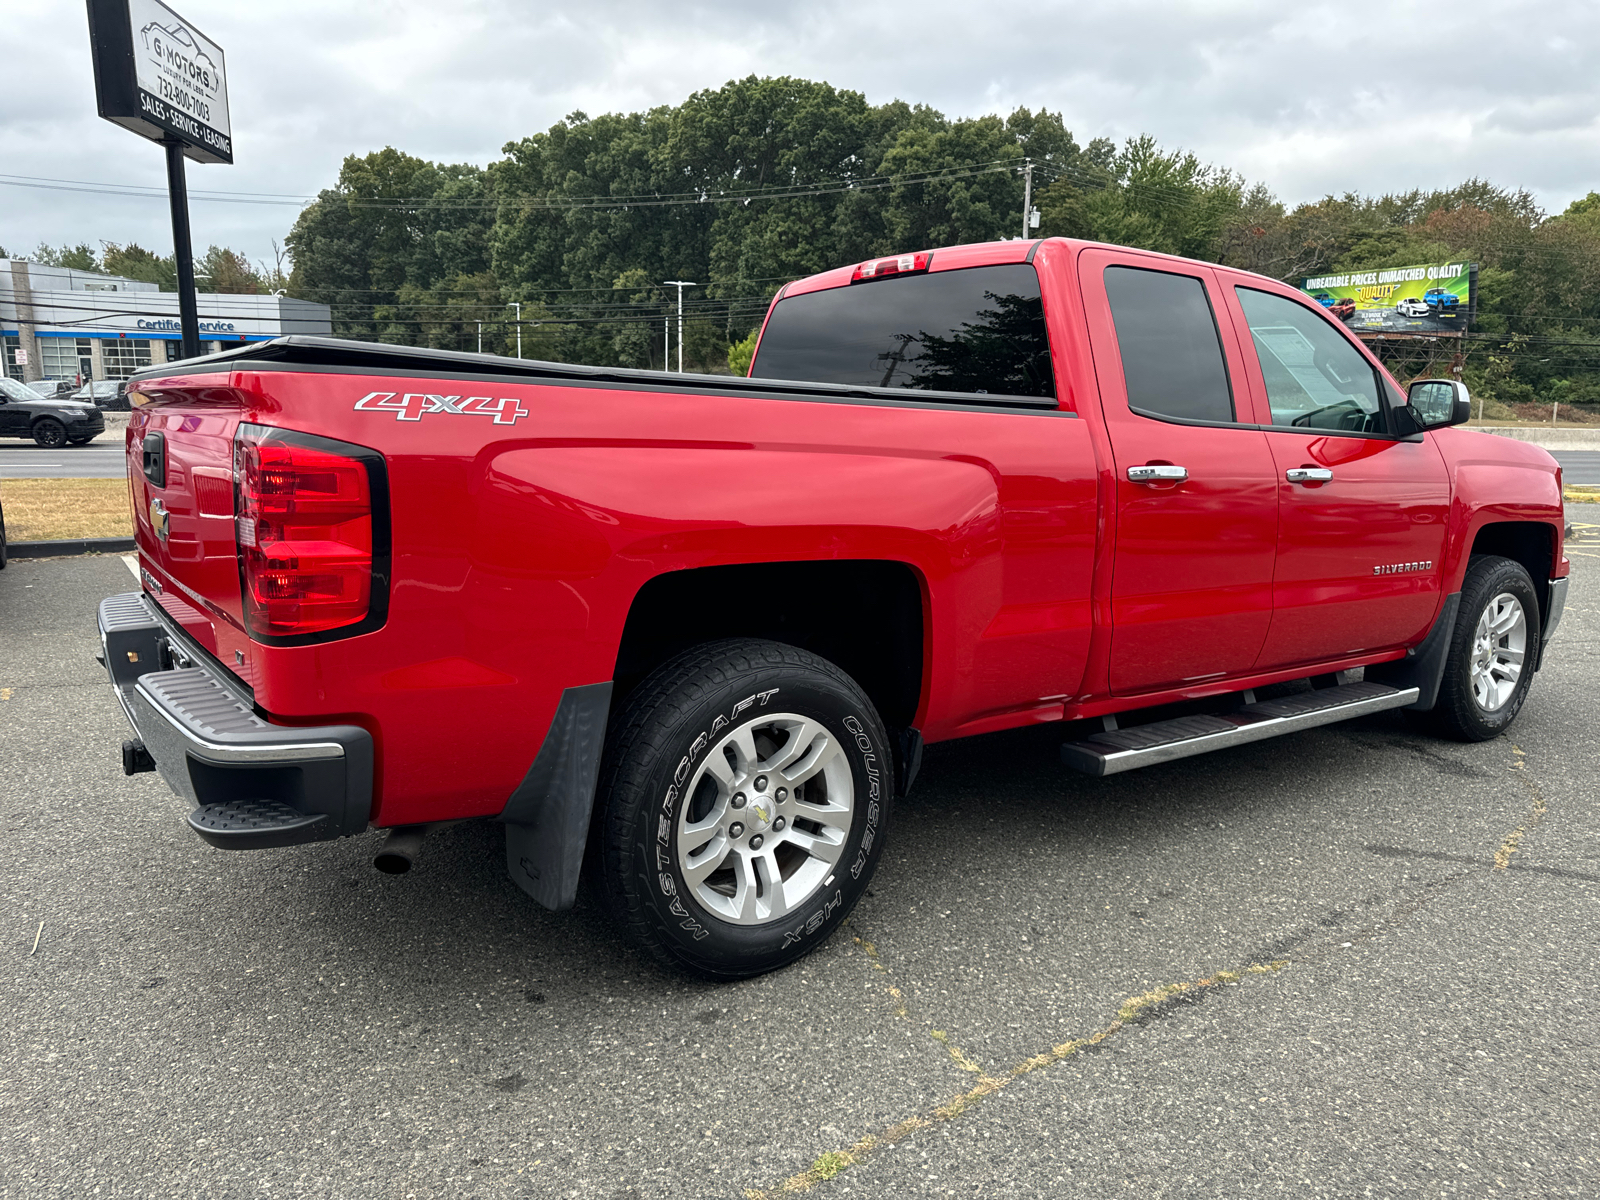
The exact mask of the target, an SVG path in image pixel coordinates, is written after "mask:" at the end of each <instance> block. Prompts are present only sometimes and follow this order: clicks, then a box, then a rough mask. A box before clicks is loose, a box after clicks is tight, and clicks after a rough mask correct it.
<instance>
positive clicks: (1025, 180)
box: [1022, 158, 1033, 239]
mask: <svg viewBox="0 0 1600 1200" xmlns="http://www.w3.org/2000/svg"><path fill="white" fill-rule="evenodd" d="M1032 218H1033V160H1032V159H1031V158H1025V159H1023V160H1022V236H1023V238H1024V239H1026V238H1027V236H1028V235H1029V234H1030V233H1032V232H1033V231H1032V229H1031V228H1030V226H1031V224H1032Z"/></svg>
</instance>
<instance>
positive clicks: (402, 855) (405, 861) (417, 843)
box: [372, 825, 428, 875]
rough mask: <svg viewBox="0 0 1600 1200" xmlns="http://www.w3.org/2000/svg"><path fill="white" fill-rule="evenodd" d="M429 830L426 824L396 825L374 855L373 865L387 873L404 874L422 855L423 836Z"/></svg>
mask: <svg viewBox="0 0 1600 1200" xmlns="http://www.w3.org/2000/svg"><path fill="white" fill-rule="evenodd" d="M427 832H428V826H426V825H396V826H395V827H394V828H393V829H391V830H390V831H389V836H388V837H387V838H386V839H385V840H384V843H383V847H382V849H380V850H379V851H378V853H377V854H376V855H375V856H374V857H373V859H372V865H373V866H375V867H377V868H378V870H380V871H382V872H383V873H384V874H385V875H404V874H405V873H406V872H407V871H409V870H411V868H412V866H413V865H415V863H416V861H417V858H418V856H419V855H421V853H422V838H423V835H424V834H426V833H427Z"/></svg>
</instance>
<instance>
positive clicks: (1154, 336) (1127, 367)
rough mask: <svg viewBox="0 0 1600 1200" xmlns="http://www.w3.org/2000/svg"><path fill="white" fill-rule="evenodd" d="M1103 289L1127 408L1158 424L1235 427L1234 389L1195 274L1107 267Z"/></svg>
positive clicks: (1212, 315)
mask: <svg viewBox="0 0 1600 1200" xmlns="http://www.w3.org/2000/svg"><path fill="white" fill-rule="evenodd" d="M1105 286H1106V299H1107V300H1108V301H1109V302H1110V305H1111V322H1112V325H1113V327H1114V328H1115V329H1116V333H1117V348H1118V349H1119V350H1120V351H1121V355H1122V375H1123V379H1124V380H1125V382H1126V384H1127V390H1128V407H1129V408H1130V409H1131V410H1133V411H1134V412H1136V413H1138V414H1139V415H1140V416H1143V417H1155V418H1156V419H1158V420H1175V421H1180V422H1188V421H1198V422H1201V423H1203V424H1207V425H1225V424H1231V423H1233V422H1234V421H1235V420H1236V417H1235V415H1234V407H1233V389H1232V387H1231V386H1230V384H1229V382H1228V368H1227V364H1226V362H1225V361H1224V359H1223V354H1222V338H1221V334H1220V333H1219V332H1218V329H1217V318H1216V314H1215V313H1214V312H1212V310H1211V301H1210V299H1209V298H1208V297H1207V295H1206V286H1205V284H1204V283H1203V282H1202V281H1201V280H1199V279H1197V278H1195V277H1194V276H1193V275H1178V274H1174V273H1172V272H1168V271H1153V270H1148V269H1146V268H1144V267H1118V266H1111V267H1107V268H1106V272H1105Z"/></svg>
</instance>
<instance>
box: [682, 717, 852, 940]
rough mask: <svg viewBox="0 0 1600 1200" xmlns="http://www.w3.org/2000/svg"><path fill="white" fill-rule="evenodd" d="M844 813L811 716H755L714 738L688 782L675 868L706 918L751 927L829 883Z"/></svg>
mask: <svg viewBox="0 0 1600 1200" xmlns="http://www.w3.org/2000/svg"><path fill="white" fill-rule="evenodd" d="M854 812H855V777H854V775H853V774H852V772H851V769H850V760H849V759H848V757H846V755H845V751H844V747H843V746H841V745H840V744H839V740H838V738H836V737H835V736H834V735H833V734H832V733H830V732H829V731H828V729H827V727H826V726H824V725H823V724H822V723H821V722H820V721H817V720H814V719H813V718H811V717H803V716H800V715H799V714H797V713H774V714H771V715H768V714H765V713H763V714H762V715H760V716H758V717H752V718H751V719H749V720H747V721H745V722H744V724H742V725H738V726H736V727H734V728H733V729H730V730H729V731H728V732H727V733H726V734H724V735H723V737H722V739H721V740H720V741H719V742H717V744H716V745H715V746H713V747H712V748H711V752H710V753H709V754H707V755H706V758H705V761H704V762H703V763H701V764H700V769H699V770H698V771H696V772H695V775H694V778H693V779H692V780H690V782H689V789H688V799H687V800H686V801H685V803H684V806H683V810H682V812H681V813H679V815H678V836H677V854H678V869H679V870H680V871H682V872H683V878H684V881H685V882H686V883H687V884H688V886H689V890H690V892H691V893H692V894H693V896H694V898H695V900H696V901H697V902H698V903H699V904H700V906H701V907H702V908H704V909H705V910H706V911H707V912H709V913H711V914H713V915H715V916H717V917H719V918H720V919H722V920H724V921H726V922H728V923H729V924H732V925H759V924H761V923H763V922H766V921H771V920H774V919H776V918H778V917H781V916H783V915H784V914H785V913H787V912H790V911H791V910H793V909H794V908H796V907H797V906H799V905H801V904H804V903H805V902H806V901H807V900H809V899H810V898H811V896H812V895H813V894H814V893H815V892H816V891H817V890H818V889H819V888H821V887H822V886H823V885H824V884H826V883H827V882H828V881H829V880H830V879H831V878H832V876H833V868H834V864H835V863H836V862H837V861H838V859H839V856H840V855H841V854H842V853H843V852H844V844H845V840H846V838H848V837H849V836H850V822H851V818H852V817H853V815H854Z"/></svg>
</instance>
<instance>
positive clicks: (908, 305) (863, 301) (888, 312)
mask: <svg viewBox="0 0 1600 1200" xmlns="http://www.w3.org/2000/svg"><path fill="white" fill-rule="evenodd" d="M750 373H751V375H752V376H756V377H760V378H765V379H798V380H807V381H810V382H814V383H831V384H838V385H841V386H847V387H882V388H905V389H910V390H915V391H930V392H946V393H965V394H968V395H986V396H990V397H995V398H1003V397H1005V396H1029V397H1040V396H1043V397H1054V396H1055V394H1056V385H1055V375H1054V372H1053V371H1052V369H1051V366H1050V341H1049V338H1048V336H1047V335H1046V333H1045V323H1044V307H1043V303H1042V302H1041V300H1040V296H1039V277H1038V275H1037V274H1036V273H1035V271H1034V269H1033V267H1032V266H1031V265H1029V264H1026V263H1007V264H1004V265H999V266H988V267H967V268H964V269H961V270H954V271H937V272H932V273H928V274H918V275H901V276H890V277H887V278H883V279H876V280H871V281H864V282H858V283H852V284H849V285H847V286H844V287H836V288H827V289H825V290H822V291H817V292H805V293H802V294H801V295H798V296H790V297H786V298H785V299H782V300H780V301H778V303H777V304H776V305H775V306H774V308H773V310H772V315H771V316H770V317H769V318H768V319H767V326H766V329H765V330H764V331H763V333H762V335H761V341H760V343H759V344H758V346H757V348H756V357H755V362H754V364H753V365H752V367H751V371H750Z"/></svg>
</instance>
